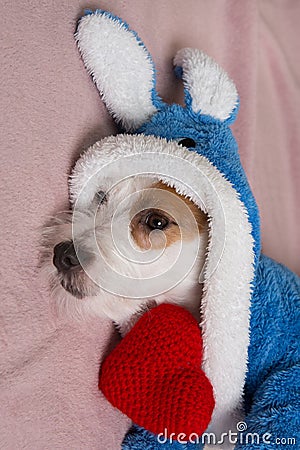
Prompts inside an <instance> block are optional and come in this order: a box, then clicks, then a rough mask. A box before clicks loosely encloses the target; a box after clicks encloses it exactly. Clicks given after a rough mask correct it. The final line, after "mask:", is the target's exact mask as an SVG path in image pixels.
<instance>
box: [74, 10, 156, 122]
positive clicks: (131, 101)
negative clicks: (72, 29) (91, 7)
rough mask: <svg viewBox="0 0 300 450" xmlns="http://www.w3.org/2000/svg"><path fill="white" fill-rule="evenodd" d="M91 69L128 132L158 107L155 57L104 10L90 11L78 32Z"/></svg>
mask: <svg viewBox="0 0 300 450" xmlns="http://www.w3.org/2000/svg"><path fill="white" fill-rule="evenodd" d="M75 38H76V40H77V44H78V48H79V50H80V53H81V56H82V58H83V61H84V64H85V66H86V68H87V70H88V72H89V73H90V74H91V75H92V77H93V80H94V82H95V83H96V85H97V88H98V90H99V92H100V94H101V97H102V99H103V101H104V102H105V104H106V106H107V109H108V110H109V112H110V113H111V115H112V116H113V117H114V118H115V119H116V121H117V122H120V123H121V125H122V126H123V128H125V130H128V131H133V130H135V129H137V128H138V127H139V126H140V125H142V124H143V123H144V122H146V121H147V120H148V119H149V118H150V117H151V116H152V115H153V114H154V113H155V112H156V111H157V109H158V107H159V106H160V104H161V100H160V98H159V97H158V95H157V93H156V91H155V69H154V65H153V62H152V58H151V56H150V54H149V52H148V51H147V49H146V47H145V46H144V45H143V43H142V41H141V40H140V39H139V37H138V36H137V34H136V33H135V32H133V31H131V30H130V29H129V27H128V25H127V24H126V23H125V22H123V21H122V20H121V19H119V18H118V17H115V16H113V15H111V14H110V13H108V12H106V11H102V10H97V11H95V12H93V13H92V12H87V15H85V16H84V17H82V18H81V19H80V21H79V24H78V28H77V32H76V34H75Z"/></svg>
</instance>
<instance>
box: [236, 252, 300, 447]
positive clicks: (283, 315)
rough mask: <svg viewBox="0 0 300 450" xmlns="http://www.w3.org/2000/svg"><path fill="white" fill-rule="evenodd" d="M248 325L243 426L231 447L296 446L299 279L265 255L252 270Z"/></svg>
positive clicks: (299, 422)
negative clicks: (247, 363) (253, 274)
mask: <svg viewBox="0 0 300 450" xmlns="http://www.w3.org/2000/svg"><path fill="white" fill-rule="evenodd" d="M250 330H251V334H250V347H249V351H248V355H249V366H248V375H247V380H246V386H245V407H246V419H245V422H246V425H247V430H245V432H244V433H243V436H242V437H240V439H241V440H242V442H241V443H239V444H237V445H236V447H235V449H236V450H241V449H247V450H258V449H259V450H265V449H271V448H277V449H283V448H284V449H293V450H296V449H298V448H300V355H299V353H300V351H299V343H300V280H299V277H297V276H296V275H295V274H293V273H292V272H290V271H289V270H288V269H287V268H286V267H284V266H282V265H280V264H278V263H275V262H274V261H272V260H271V259H269V258H266V257H264V256H262V257H261V260H260V264H259V266H258V272H257V276H256V283H255V289H254V293H253V300H252V310H251V322H250ZM252 434H253V436H252ZM256 434H257V435H258V436H259V438H258V437H257V435H256ZM246 438H247V439H248V442H246Z"/></svg>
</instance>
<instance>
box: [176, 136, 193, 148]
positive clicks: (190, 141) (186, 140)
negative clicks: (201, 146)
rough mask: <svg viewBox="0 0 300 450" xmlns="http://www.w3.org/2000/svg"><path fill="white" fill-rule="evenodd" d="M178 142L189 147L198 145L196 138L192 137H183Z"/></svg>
mask: <svg viewBox="0 0 300 450" xmlns="http://www.w3.org/2000/svg"><path fill="white" fill-rule="evenodd" d="M178 144H179V145H182V147H187V148H195V147H196V142H195V141H194V139H191V138H184V139H181V140H180V141H178Z"/></svg>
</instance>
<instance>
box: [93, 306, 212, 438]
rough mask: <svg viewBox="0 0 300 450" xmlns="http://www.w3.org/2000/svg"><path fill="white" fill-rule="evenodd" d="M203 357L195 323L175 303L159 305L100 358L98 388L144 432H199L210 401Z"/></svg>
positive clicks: (209, 412)
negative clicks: (106, 355) (202, 366)
mask: <svg viewBox="0 0 300 450" xmlns="http://www.w3.org/2000/svg"><path fill="white" fill-rule="evenodd" d="M202 356H203V350H202V337H201V332H200V328H199V325H198V324H197V321H196V320H195V319H194V317H193V316H192V315H191V314H190V313H189V312H188V311H186V310H185V309H183V308H181V307H180V306H176V305H170V304H163V305H160V306H157V307H156V308H154V309H151V310H150V311H148V312H146V313H145V314H144V315H143V316H142V317H141V318H140V319H139V320H138V322H137V323H136V324H135V325H134V327H133V328H132V329H131V330H130V331H129V333H128V334H127V335H126V336H125V337H124V339H123V340H122V341H121V342H120V343H119V344H118V345H117V347H115V349H114V350H113V351H112V353H111V354H110V355H109V356H108V357H107V358H106V359H105V361H104V362H103V364H102V367H101V372H100V379H99V388H100V389H101V390H102V392H103V394H104V395H105V397H106V398H107V399H108V400H109V402H110V403H111V404H112V405H113V406H115V407H117V408H118V409H119V410H120V411H122V412H123V413H124V414H126V415H127V416H128V417H130V419H131V420H132V421H133V422H134V423H135V424H137V425H139V426H141V427H143V428H145V429H146V430H148V431H151V432H153V433H155V434H159V433H163V432H166V434H167V435H168V436H169V437H170V435H171V433H175V435H174V434H173V435H172V437H173V439H176V438H177V436H178V434H180V433H185V434H186V435H187V436H189V435H190V434H191V433H197V434H198V435H199V436H200V435H201V434H202V433H203V432H204V431H205V430H206V428H207V426H208V424H209V422H210V419H211V415H212V412H213V409H214V404H215V403H214V398H213V389H212V386H211V384H210V382H209V380H208V378H207V377H206V375H205V373H204V372H203V371H202V370H201V362H202Z"/></svg>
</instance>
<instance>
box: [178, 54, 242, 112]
mask: <svg viewBox="0 0 300 450" xmlns="http://www.w3.org/2000/svg"><path fill="white" fill-rule="evenodd" d="M174 64H175V65H176V66H179V67H182V70H183V83H184V87H185V89H187V90H188V91H189V93H190V95H191V97H192V109H193V111H194V112H197V113H198V112H201V114H207V115H210V116H212V117H215V118H216V119H220V120H226V119H228V118H229V117H230V116H231V113H232V111H233V110H234V109H235V107H236V106H237V104H238V93H237V90H236V87H235V85H234V83H233V81H232V80H230V78H229V77H228V75H227V73H226V72H225V71H224V70H223V69H222V68H221V67H220V66H219V65H218V64H217V63H216V62H215V61H214V60H213V59H212V58H210V57H209V56H208V55H206V54H205V53H204V52H202V51H200V50H198V49H192V48H183V49H182V50H179V51H178V52H177V54H176V56H175V58H174Z"/></svg>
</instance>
